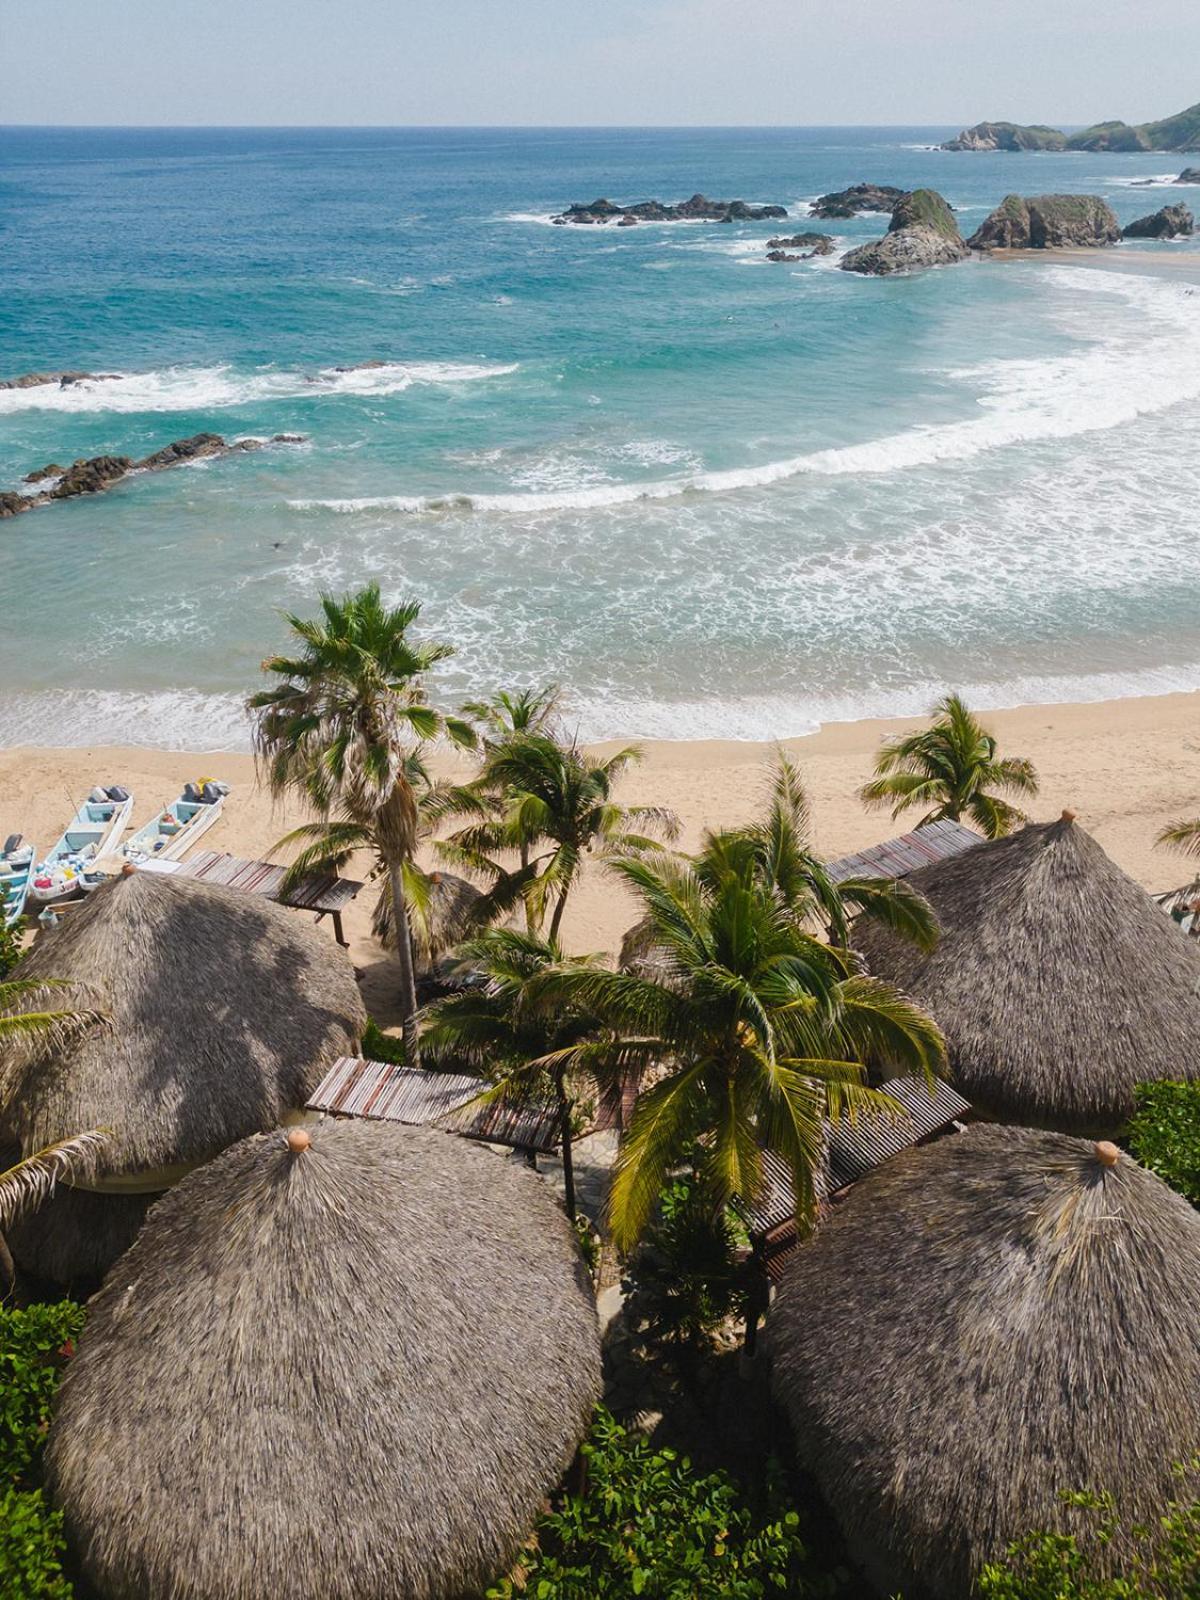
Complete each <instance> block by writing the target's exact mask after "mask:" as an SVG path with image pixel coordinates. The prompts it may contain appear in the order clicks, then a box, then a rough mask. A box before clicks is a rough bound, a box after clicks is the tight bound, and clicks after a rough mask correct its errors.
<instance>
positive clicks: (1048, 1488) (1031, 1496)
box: [768, 1124, 1200, 1600]
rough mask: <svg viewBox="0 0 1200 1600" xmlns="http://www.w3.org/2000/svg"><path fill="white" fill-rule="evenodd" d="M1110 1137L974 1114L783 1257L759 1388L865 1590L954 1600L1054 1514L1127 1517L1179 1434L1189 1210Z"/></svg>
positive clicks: (1191, 1425) (861, 1188) (1197, 1345)
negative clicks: (1094, 1140) (1088, 1506)
mask: <svg viewBox="0 0 1200 1600" xmlns="http://www.w3.org/2000/svg"><path fill="white" fill-rule="evenodd" d="M1116 1156H1118V1152H1117V1149H1116V1146H1114V1145H1105V1144H1101V1145H1099V1146H1097V1145H1094V1144H1091V1143H1090V1142H1085V1141H1083V1140H1078V1139H1073V1138H1068V1137H1067V1136H1066V1135H1064V1134H1057V1133H1040V1132H1033V1131H1030V1130H1028V1129H1021V1128H1003V1127H998V1126H996V1125H994V1124H993V1125H976V1126H974V1127H972V1128H969V1129H968V1130H967V1131H966V1132H965V1133H960V1134H953V1135H950V1136H948V1137H947V1138H945V1139H942V1140H941V1141H939V1142H938V1143H936V1144H933V1145H929V1146H926V1147H925V1148H923V1149H917V1150H912V1151H909V1152H907V1153H906V1154H904V1155H901V1156H898V1157H896V1158H895V1159H894V1160H893V1161H891V1162H889V1163H888V1164H887V1165H886V1166H884V1167H882V1168H880V1169H879V1170H878V1171H877V1172H876V1173H874V1174H873V1175H872V1176H871V1177H870V1178H868V1179H866V1180H865V1181H864V1182H862V1183H860V1184H859V1185H858V1186H857V1187H856V1188H855V1189H853V1190H852V1191H851V1192H850V1194H849V1196H848V1197H847V1199H846V1200H845V1202H844V1203H843V1204H842V1205H841V1206H840V1207H838V1208H837V1209H836V1210H835V1212H834V1214H833V1215H832V1217H831V1219H830V1220H829V1221H828V1222H827V1223H826V1224H825V1226H824V1227H822V1229H821V1230H820V1231H819V1232H818V1233H817V1235H816V1237H815V1238H814V1239H813V1241H812V1242H811V1243H809V1244H807V1245H805V1246H804V1247H803V1248H802V1249H800V1250H798V1251H797V1252H796V1253H795V1255H794V1257H793V1259H792V1261H791V1263H789V1266H788V1268H787V1269H786V1271H785V1273H784V1278H783V1283H782V1287H781V1289H780V1293H779V1297H778V1299H777V1302H776V1304H775V1307H774V1309H773V1310H772V1312H771V1315H770V1319H769V1325H768V1336H769V1342H770V1350H771V1357H772V1364H773V1374H772V1380H773V1384H774V1387H775V1392H776V1394H777V1395H778V1397H779V1398H780V1400H781V1401H782V1402H783V1404H784V1406H785V1407H786V1409H787V1411H788V1412H789V1414H790V1416H791V1419H792V1423H793V1427H794V1429H795V1432H796V1437H797V1443H798V1447H799V1449H800V1451H801V1454H802V1456H803V1458H804V1459H805V1460H806V1461H807V1462H808V1464H809V1465H810V1466H811V1468H812V1470H813V1472H814V1473H815V1475H816V1477H817V1479H818V1481H819V1483H820V1484H821V1487H822V1489H823V1492H824V1494H825V1497H826V1499H827V1500H828V1502H829V1504H830V1505H831V1506H832V1507H833V1508H834V1510H835V1512H836V1513H837V1515H838V1517H839V1518H840V1520H841V1522H842V1525H843V1529H844V1531H845V1533H846V1536H847V1540H848V1543H849V1546H850V1549H851V1552H852V1554H854V1555H855V1556H856V1557H857V1558H858V1559H859V1560H860V1561H862V1563H863V1564H864V1566H865V1567H866V1569H867V1571H868V1572H869V1573H870V1575H871V1576H872V1578H873V1580H874V1581H875V1582H876V1584H877V1585H878V1586H879V1588H880V1589H881V1591H882V1592H883V1593H884V1594H894V1593H896V1592H897V1591H902V1592H903V1593H904V1594H905V1595H906V1596H913V1597H914V1600H915V1597H918V1596H933V1597H935V1600H962V1597H963V1596H964V1595H966V1594H967V1593H968V1592H969V1588H970V1580H971V1578H972V1576H973V1574H974V1573H975V1572H976V1571H977V1570H978V1568H979V1566H980V1564H981V1563H982V1562H984V1561H986V1560H989V1559H993V1558H995V1557H996V1556H998V1555H999V1554H1000V1553H1001V1552H1002V1551H1003V1549H1004V1548H1005V1546H1006V1544H1007V1543H1008V1542H1009V1541H1010V1540H1012V1539H1014V1538H1016V1537H1018V1536H1019V1535H1021V1534H1023V1533H1026V1532H1029V1531H1031V1530H1033V1529H1038V1528H1052V1527H1056V1526H1061V1525H1062V1517H1063V1507H1062V1505H1061V1502H1060V1500H1059V1493H1060V1491H1061V1490H1074V1489H1097V1490H1100V1489H1111V1490H1112V1491H1113V1492H1114V1494H1116V1495H1117V1496H1118V1497H1119V1500H1120V1503H1121V1505H1122V1506H1123V1507H1124V1508H1125V1510H1126V1511H1127V1512H1128V1513H1129V1515H1130V1516H1131V1517H1134V1518H1136V1517H1138V1516H1142V1515H1145V1516H1151V1515H1154V1514H1155V1513H1157V1512H1158V1511H1159V1510H1161V1508H1162V1506H1163V1505H1164V1504H1165V1502H1166V1501H1167V1500H1168V1499H1169V1498H1170V1496H1171V1493H1172V1474H1171V1467H1172V1463H1174V1462H1179V1461H1183V1460H1185V1459H1188V1458H1190V1457H1191V1455H1192V1453H1193V1452H1194V1450H1195V1449H1196V1447H1197V1446H1198V1445H1200V1215H1197V1213H1196V1212H1195V1211H1193V1209H1192V1208H1191V1207H1190V1206H1189V1205H1188V1204H1187V1202H1186V1201H1184V1200H1183V1199H1182V1198H1181V1197H1180V1196H1179V1195H1177V1194H1175V1193H1174V1191H1173V1190H1171V1189H1168V1188H1167V1186H1166V1185H1165V1184H1164V1183H1163V1182H1162V1181H1161V1180H1160V1179H1159V1178H1157V1177H1155V1176H1154V1174H1152V1173H1150V1172H1148V1171H1146V1170H1144V1169H1143V1168H1141V1167H1139V1166H1138V1165H1137V1164H1136V1163H1135V1162H1133V1161H1132V1160H1131V1159H1130V1158H1129V1157H1128V1156H1120V1157H1119V1159H1117V1160H1116V1164H1115V1165H1112V1166H1109V1165H1106V1164H1105V1162H1106V1159H1107V1160H1111V1159H1112V1158H1114V1157H1116Z"/></svg>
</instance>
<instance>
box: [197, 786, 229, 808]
mask: <svg viewBox="0 0 1200 1600" xmlns="http://www.w3.org/2000/svg"><path fill="white" fill-rule="evenodd" d="M223 793H224V789H223V786H222V785H221V784H219V783H206V784H205V785H204V787H203V789H201V791H200V799H201V801H202V802H203V803H204V804H205V805H206V806H215V805H216V803H217V801H218V800H219V799H220V798H221V795H222V794H223Z"/></svg>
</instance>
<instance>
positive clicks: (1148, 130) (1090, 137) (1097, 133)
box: [939, 105, 1200, 151]
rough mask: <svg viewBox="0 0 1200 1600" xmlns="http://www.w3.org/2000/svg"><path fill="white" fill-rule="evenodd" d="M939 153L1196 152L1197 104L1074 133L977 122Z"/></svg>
mask: <svg viewBox="0 0 1200 1600" xmlns="http://www.w3.org/2000/svg"><path fill="white" fill-rule="evenodd" d="M939 149H942V150H982V151H988V150H1088V151H1096V150H1178V151H1189V150H1200V105H1194V106H1189V107H1188V109H1187V110H1186V111H1179V112H1176V114H1175V115H1174V116H1171V117H1163V118H1161V119H1160V120H1159V121H1158V122H1138V123H1129V122H1122V121H1120V120H1119V119H1118V120H1116V121H1112V122H1096V123H1093V124H1092V126H1091V127H1090V128H1081V129H1080V130H1079V132H1078V133H1070V134H1068V133H1063V132H1062V131H1061V129H1059V128H1047V127H1044V126H1043V125H1042V124H1040V123H1031V124H1022V123H1019V122H977V123H976V124H975V126H974V127H973V128H964V129H963V130H962V132H961V133H959V134H957V135H956V136H955V137H954V138H953V139H948V140H947V141H946V143H945V144H943V145H940V146H939Z"/></svg>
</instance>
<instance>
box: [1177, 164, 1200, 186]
mask: <svg viewBox="0 0 1200 1600" xmlns="http://www.w3.org/2000/svg"><path fill="white" fill-rule="evenodd" d="M1172 182H1174V183H1200V167H1184V169H1183V171H1182V172H1181V173H1180V174H1179V176H1178V177H1177V178H1174V179H1172Z"/></svg>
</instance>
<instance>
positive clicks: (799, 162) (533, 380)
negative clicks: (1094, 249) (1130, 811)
mask: <svg viewBox="0 0 1200 1600" xmlns="http://www.w3.org/2000/svg"><path fill="white" fill-rule="evenodd" d="M952 131H953V130H949V129H942V128H903V129H877V128H876V129H853V128H837V129H799V130H786V129H756V130H715V131H714V130H709V131H705V130H681V131H670V130H661V129H654V130H645V131H637V130H596V131H579V130H570V131H552V130H540V131H534V130H520V131H514V130H500V131H488V130H477V129H473V130H469V131H453V130H396V131H388V130H355V131H331V130H307V131H300V130H217V131H204V130H194V129H190V130H174V131H171V130H164V131H155V130H145V129H137V130H125V131H116V130H102V131H87V130H78V129H76V130H65V129H64V130H31V129H8V130H0V377H10V376H15V375H16V374H18V373H20V372H24V371H27V370H30V369H45V368H51V369H53V368H86V369H91V370H96V371H105V372H117V373H120V374H122V376H121V377H120V378H119V379H118V380H117V381H110V382H104V383H99V384H95V385H90V386H89V385H83V386H78V387H75V388H70V389H59V388H56V387H49V388H39V389H31V390H21V391H9V392H0V488H2V489H10V488H14V487H16V486H17V483H18V481H19V479H20V478H21V476H22V475H23V474H24V473H26V472H27V471H29V470H30V469H31V468H34V467H38V466H40V465H42V464H43V463H45V462H48V461H58V462H66V461H70V460H72V459H73V458H76V457H79V456H85V455H94V454H97V453H100V452H113V453H117V454H122V455H130V456H134V457H138V456H141V455H144V454H146V453H148V452H149V451H151V450H153V449H156V448H158V447H159V446H161V445H165V444H167V443H168V442H169V441H171V440H172V439H176V438H179V437H181V436H184V435H187V434H192V433H195V432H197V431H199V430H201V429H212V430H215V431H218V432H220V433H222V434H224V435H226V436H227V437H229V438H241V437H246V436H257V437H263V436H269V435H272V434H275V433H279V432H289V433H290V432H294V433H301V434H303V435H304V436H305V442H304V443H303V444H299V445H279V446H271V447H269V448H265V449H263V450H261V451H259V452H257V453H254V454H243V455H235V456H231V457H228V458H225V459H220V460H214V461H211V462H207V463H203V464H199V465H195V466H191V467H184V468H180V469H177V470H174V471H170V472H164V473H161V474H157V475H152V476H151V475H146V476H142V477H137V478H134V479H131V480H129V481H127V482H125V483H123V484H121V485H120V486H119V487H117V488H115V489H114V490H113V491H111V492H110V493H109V494H107V495H105V496H103V497H99V498H96V499H89V500H79V501H75V502H72V503H67V504H62V505H55V506H52V507H46V508H43V509H39V510H36V511H33V512H31V513H29V514H28V515H26V516H23V517H20V518H17V519H14V520H11V521H7V522H4V523H2V524H0V545H2V548H3V555H4V608H3V627H2V629H0V739H3V740H5V741H6V742H12V741H15V740H22V741H28V742H35V743H42V744H60V743H102V742H124V741H128V742H142V743H147V744H161V745H171V746H175V747H192V748H196V747H206V748H216V747H224V748H236V747H239V746H242V745H244V743H245V733H244V724H243V722H242V719H241V715H240V711H239V706H240V702H241V698H242V696H243V695H244V694H245V692H246V691H247V690H248V689H250V688H252V687H254V685H255V679H256V677H257V669H258V663H259V661H260V660H261V658H262V657H263V656H264V655H265V654H266V653H268V652H269V651H270V650H271V649H273V648H274V647H275V646H277V645H278V644H279V643H280V642H281V641H282V638H283V631H284V629H283V623H282V622H281V620H280V615H279V614H280V612H281V611H282V610H296V611H300V612H307V611H311V610H312V609H313V607H314V604H315V601H316V597H317V594H318V592H319V591H320V590H321V589H334V590H340V589H342V588H344V587H347V586H350V585H356V584H359V583H361V582H362V581H363V580H364V579H365V578H367V577H369V576H375V577H378V578H379V579H380V581H381V582H382V583H383V585H384V587H385V589H386V590H387V591H388V592H389V593H392V594H396V595H399V594H414V595H416V596H418V597H419V598H420V599H421V600H422V601H423V603H424V607H425V612H424V621H425V623H427V625H428V629H429V631H430V632H431V633H433V634H435V635H437V636H440V637H445V638H448V639H450V640H453V641H454V642H455V643H456V644H457V645H458V647H459V654H458V656H457V658H456V659H455V661H454V662H453V663H451V665H450V667H449V668H448V669H446V671H445V672H444V674H443V675H442V677H441V679H440V684H441V687H440V690H439V693H440V695H441V696H442V697H443V698H446V699H448V700H451V701H453V700H454V699H456V698H460V697H462V696H464V695H465V694H467V693H468V692H470V693H471V694H472V695H474V694H478V693H483V692H488V691H491V690H493V689H495V688H498V687H502V686H506V685H516V684H524V683H531V682H541V681H545V680H551V679H552V680H557V681H560V682H562V683H563V684H565V685H567V686H568V688H569V690H570V694H571V699H572V702H573V705H574V707H575V709H576V713H577V716H578V719H579V725H580V727H581V729H582V731H583V732H584V733H585V734H586V735H589V736H605V735H610V734H611V735H650V736H661V737H701V736H708V735H713V736H718V735H722V736H733V737H754V738H766V737H771V736H776V735H779V736H782V735H787V734H794V733H800V732H803V731H805V730H807V729H809V728H811V727H813V726H814V725H815V724H816V723H818V722H820V721H822V720H828V719H830V718H835V717H837V718H844V717H855V716H863V715H869V714H882V713H888V712H897V713H900V712H903V713H907V712H909V711H913V710H917V709H919V708H921V707H923V706H924V705H925V704H926V702H927V701H928V700H929V699H930V698H931V697H932V696H933V695H935V694H936V693H937V692H939V691H940V690H941V689H942V688H943V687H944V686H946V685H954V686H956V687H961V688H963V689H965V690H966V691H967V692H969V693H970V694H971V695H973V696H974V698H975V699H976V700H977V701H978V702H979V703H980V704H983V705H1001V704H1015V703H1018V702H1023V701H1043V700H1044V701H1051V700H1069V699H1079V698H1085V697H1098V696H1102V695H1109V694H1116V693H1134V692H1148V691H1151V690H1155V689H1166V688H1172V687H1196V686H1200V607H1198V605H1197V601H1198V599H1200V537H1198V535H1197V506H1198V502H1200V450H1198V449H1197V443H1198V425H1197V400H1198V399H1200V289H1197V288H1196V287H1195V286H1196V285H1197V284H1200V249H1197V248H1195V247H1194V246H1193V244H1192V243H1191V242H1188V243H1184V244H1146V245H1132V244H1125V245H1122V246H1121V247H1120V248H1119V249H1118V250H1113V251H1109V252H1102V253H1098V255H1099V256H1101V257H1102V261H1100V260H1098V262H1097V265H1095V266H1092V265H1080V264H1078V262H1077V261H1075V260H1067V259H1064V258H1059V259H1057V260H1055V259H1054V258H1052V257H1048V258H1047V259H1045V260H1037V261H1013V262H985V263H982V264H968V265H964V266H961V267H955V268H951V269H946V270H943V271H938V272H931V273H926V274H925V275H923V276H918V277H911V278H905V279H892V280H888V281H876V280H870V279H863V278H859V277H856V276H854V275H852V274H849V273H843V272H840V271H838V270H837V266H836V261H837V257H836V256H835V257H833V258H828V259H826V260H814V261H811V262H803V263H799V264H796V265H780V264H773V263H768V262H767V261H766V260H765V247H766V240H767V239H768V237H770V236H771V235H772V234H773V233H775V232H779V231H783V232H791V231H793V230H794V229H802V228H805V227H807V226H810V224H809V223H808V221H807V211H808V201H809V200H810V199H811V198H812V197H814V196H815V195H817V194H819V193H821V192H822V191H825V190H828V189H832V188H841V187H844V186H845V185H847V184H850V183H854V182H859V181H862V180H873V181H877V182H884V183H892V184H897V185H900V186H903V187H906V188H907V187H913V186H916V185H918V184H927V185H931V186H932V187H934V188H937V189H939V190H940V191H942V192H943V193H944V194H945V195H946V197H947V198H948V199H949V201H950V202H951V204H953V205H954V206H955V207H956V208H957V209H958V211H959V213H960V222H961V225H962V228H963V232H964V233H967V232H969V231H971V230H973V229H974V227H976V226H977V225H978V223H979V221H980V220H982V218H983V217H984V216H985V215H986V213H987V211H988V210H990V209H991V207H992V206H993V205H995V204H996V203H997V202H998V201H999V200H1000V199H1001V198H1002V196H1003V195H1004V194H1005V193H1007V192H1009V191H1013V190H1015V191H1018V192H1024V193H1042V192H1048V191H1078V192H1087V193H1098V194H1102V195H1104V196H1106V197H1107V198H1108V199H1109V200H1110V201H1111V203H1112V204H1113V206H1114V207H1115V209H1116V211H1117V213H1118V215H1119V216H1120V218H1121V219H1122V221H1126V220H1129V219H1131V218H1133V217H1135V216H1138V215H1141V214H1143V213H1145V212H1147V211H1151V210H1153V209H1156V208H1157V206H1159V205H1161V204H1163V203H1164V202H1165V200H1166V199H1168V198H1171V199H1180V200H1183V201H1185V202H1188V203H1190V204H1191V205H1192V206H1193V207H1197V202H1200V189H1187V188H1172V189H1166V188H1160V187H1154V186H1152V187H1141V186H1139V185H1140V184H1142V183H1144V182H1145V180H1149V179H1167V178H1170V177H1171V176H1173V175H1175V174H1176V173H1178V172H1179V170H1180V169H1181V167H1182V166H1183V165H1185V161H1184V159H1183V158H1182V157H1176V156H1170V155H1167V156H1163V155H1161V154H1160V155H1063V156H1053V155H1004V154H997V155H969V154H962V155H951V154H945V153H941V152H937V151H934V150H931V149H929V148H928V146H930V145H932V144H934V143H936V142H937V141H938V140H939V139H941V138H944V137H945V136H946V135H947V134H948V133H949V132H952ZM696 190H703V191H704V192H705V193H706V194H708V195H710V196H716V197H719V198H733V197H740V198H744V199H747V200H751V201H757V202H763V201H774V202H778V203H780V204H783V205H785V206H787V208H788V212H789V219H790V220H789V222H788V223H787V224H778V223H775V224H772V223H746V224H735V225H732V226H729V225H716V224H703V223H697V224H659V225H641V226H638V227H636V228H627V229H622V230H620V231H619V232H618V231H617V230H615V229H614V228H611V227H607V228H600V227H592V228H564V227H553V226H551V225H550V224H549V216H550V214H551V213H552V212H554V211H557V210H560V209H561V208H563V207H564V206H566V205H568V204H569V203H571V202H572V201H578V200H591V199H594V198H595V197H597V196H600V195H605V196H608V197H611V198H613V199H616V200H621V201H629V200H636V199H644V198H649V197H657V198H660V199H664V200H678V199H682V198H684V197H686V196H687V195H690V194H691V193H693V191H696ZM1198 209H1200V208H1198ZM811 225H812V226H820V227H828V228H831V229H833V230H835V231H836V232H837V235H838V248H839V252H840V251H841V250H842V249H844V248H845V247H847V246H849V245H850V244H851V243H857V242H861V241H862V240H865V239H867V238H871V237H874V236H876V235H878V234H879V233H880V232H882V231H883V226H884V222H883V219H881V218H878V217H874V218H871V217H865V218H862V219H859V220H856V221H853V222H848V223H835V224H811ZM367 361H373V362H379V361H382V362H384V363H386V365H384V366H378V367H373V368H371V369H369V370H363V371H357V372H349V373H338V372H335V371H334V370H333V369H335V368H337V367H345V366H349V365H352V364H354V363H358V362H367Z"/></svg>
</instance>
